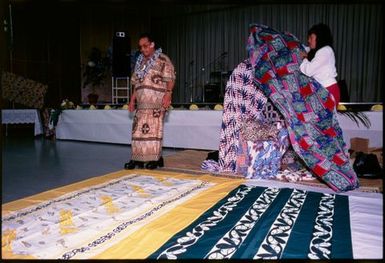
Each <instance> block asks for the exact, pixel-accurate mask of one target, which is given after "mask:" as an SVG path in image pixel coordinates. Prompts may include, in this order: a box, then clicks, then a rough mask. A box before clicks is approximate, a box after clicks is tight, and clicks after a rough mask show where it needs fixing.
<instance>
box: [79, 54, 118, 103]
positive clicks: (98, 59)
mask: <svg viewBox="0 0 385 263" xmlns="http://www.w3.org/2000/svg"><path fill="white" fill-rule="evenodd" d="M110 65H111V63H110V59H109V58H108V57H107V56H103V54H102V52H101V51H100V49H98V48H96V47H94V48H92V49H91V52H90V55H89V56H88V62H87V64H86V66H85V70H84V72H83V78H84V81H83V88H85V87H87V86H89V85H90V86H91V88H92V92H91V93H90V94H88V96H87V98H88V102H89V104H91V105H95V104H96V103H97V101H98V98H99V95H98V94H97V93H96V88H97V87H98V86H100V85H103V84H104V80H105V79H106V77H107V73H108V70H109V69H110Z"/></svg>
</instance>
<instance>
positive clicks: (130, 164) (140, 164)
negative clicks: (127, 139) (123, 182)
mask: <svg viewBox="0 0 385 263" xmlns="http://www.w3.org/2000/svg"><path fill="white" fill-rule="evenodd" d="M136 166H138V168H144V163H143V162H139V161H134V160H131V161H129V162H128V163H125V164H124V169H126V170H132V169H135V167H136Z"/></svg>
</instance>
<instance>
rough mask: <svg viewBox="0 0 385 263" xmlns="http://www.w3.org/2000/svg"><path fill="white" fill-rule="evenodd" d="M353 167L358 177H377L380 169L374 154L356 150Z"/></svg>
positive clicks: (380, 171) (379, 174) (380, 172)
mask: <svg viewBox="0 0 385 263" xmlns="http://www.w3.org/2000/svg"><path fill="white" fill-rule="evenodd" d="M353 169H354V171H355V172H356V174H357V176H358V177H365V178H379V177H380V176H381V175H382V169H381V166H380V164H379V162H378V159H377V156H376V155H375V154H372V153H370V154H367V153H363V152H358V153H357V155H356V159H355V160H354V163H353Z"/></svg>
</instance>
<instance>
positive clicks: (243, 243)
mask: <svg viewBox="0 0 385 263" xmlns="http://www.w3.org/2000/svg"><path fill="white" fill-rule="evenodd" d="M350 236H351V233H350V224H349V205H348V197H347V196H339V195H335V194H322V193H315V192H307V191H303V190H296V189H288V188H284V189H276V188H268V187H258V186H246V185H241V186H239V187H238V188H237V189H235V190H233V191H232V192H231V193H229V195H228V196H227V197H225V198H224V199H222V200H221V201H220V202H218V203H217V204H216V205H215V206H214V207H213V208H211V209H210V210H208V211H206V212H205V213H204V214H203V215H202V216H201V217H200V218H198V219H197V220H196V221H195V222H193V223H192V224H191V225H190V226H188V227H187V228H185V229H183V231H181V232H179V233H178V234H176V235H175V236H174V237H172V238H171V239H170V240H169V241H168V242H167V243H166V244H164V245H163V246H162V247H161V248H159V249H158V250H157V251H156V252H155V253H153V254H152V255H151V256H150V258H156V259H331V258H333V259H343V258H345V259H349V258H352V244H351V241H350Z"/></svg>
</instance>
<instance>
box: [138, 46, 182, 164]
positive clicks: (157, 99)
mask: <svg viewBox="0 0 385 263" xmlns="http://www.w3.org/2000/svg"><path fill="white" fill-rule="evenodd" d="M140 67H141V68H144V67H145V63H144V61H143V62H142V64H141V65H140ZM173 80H175V72H174V66H173V64H172V62H171V60H170V59H169V58H168V57H167V56H166V55H165V54H163V53H160V55H159V57H158V58H157V59H156V60H155V63H154V64H153V66H152V67H151V68H150V70H149V71H148V73H147V74H145V75H144V77H143V78H142V79H140V78H139V77H138V76H137V74H136V73H135V72H134V73H133V75H132V79H131V81H132V82H131V83H132V85H133V86H134V88H135V92H136V103H137V108H136V112H135V117H134V122H133V127H132V143H131V147H132V158H131V159H132V160H135V161H142V162H148V161H157V160H158V159H159V158H160V157H161V156H162V145H163V120H164V115H165V112H166V109H164V108H163V107H162V99H163V96H164V94H165V93H166V90H167V82H169V81H173Z"/></svg>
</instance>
